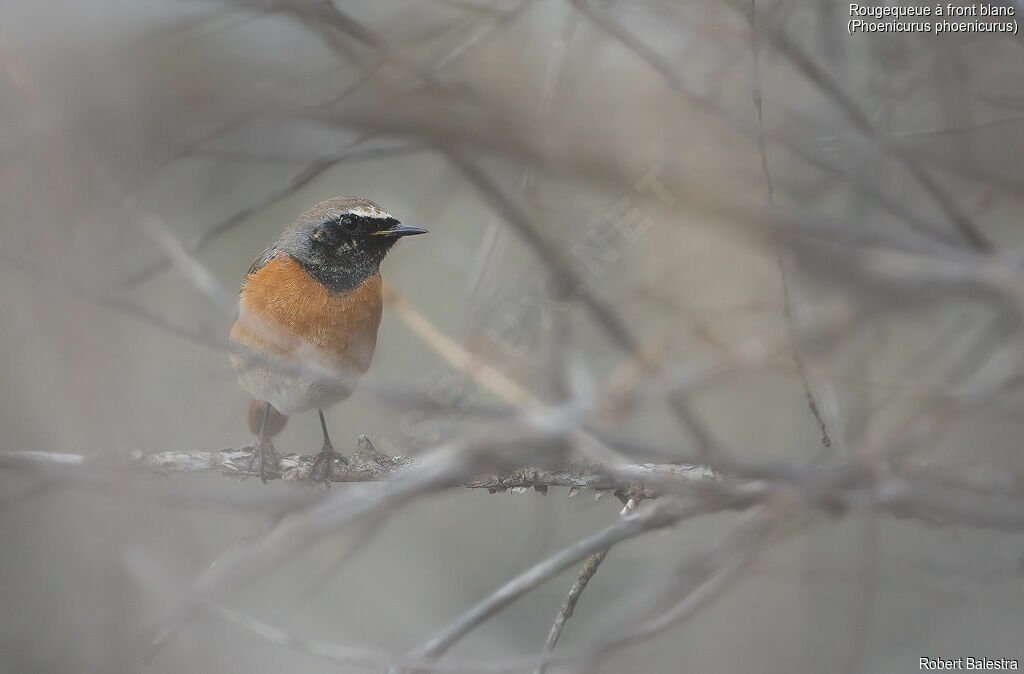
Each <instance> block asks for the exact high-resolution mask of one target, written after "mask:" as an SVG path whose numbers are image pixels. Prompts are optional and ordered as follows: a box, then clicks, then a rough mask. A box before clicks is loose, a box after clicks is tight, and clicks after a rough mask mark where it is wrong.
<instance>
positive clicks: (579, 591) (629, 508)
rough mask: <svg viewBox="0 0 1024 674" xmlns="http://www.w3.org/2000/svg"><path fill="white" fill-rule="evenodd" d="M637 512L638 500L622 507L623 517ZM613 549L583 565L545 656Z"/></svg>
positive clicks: (539, 673)
mask: <svg viewBox="0 0 1024 674" xmlns="http://www.w3.org/2000/svg"><path fill="white" fill-rule="evenodd" d="M634 510H636V500H635V499H629V500H628V501H627V502H626V505H624V506H623V507H622V513H621V515H622V516H626V515H628V514H630V513H632V512H633V511H634ZM609 550H611V547H607V548H605V549H603V550H598V551H597V552H595V553H594V554H592V555H591V556H590V557H589V558H588V559H587V561H586V562H585V563H584V564H583V568H582V569H580V572H579V573H578V574H577V575H576V581H575V582H574V583H573V584H572V587H570V588H569V594H568V595H567V596H566V598H565V601H564V602H563V603H562V608H560V609H559V610H558V615H556V616H555V622H554V623H553V624H552V625H551V631H550V632H549V633H548V638H547V641H546V642H545V644H544V656H547V655H549V654H550V653H551V652H552V651H554V650H555V646H557V645H558V639H559V638H560V637H561V636H562V631H563V630H564V629H565V625H566V624H567V623H568V622H569V618H571V617H572V615H573V612H574V611H575V610H576V603H577V602H578V601H579V600H580V597H581V596H583V591H584V590H585V589H587V585H588V584H589V583H590V579H591V578H593V577H594V574H596V573H597V569H598V567H599V566H601V563H602V562H603V561H604V558H605V557H607V556H608V551H609ZM547 666H548V663H547V662H546V661H542V662H541V664H540V665H538V667H537V671H536V674H544V672H546V671H547Z"/></svg>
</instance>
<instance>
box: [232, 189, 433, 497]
mask: <svg viewBox="0 0 1024 674" xmlns="http://www.w3.org/2000/svg"><path fill="white" fill-rule="evenodd" d="M426 233H427V230H425V229H423V228H421V227H411V226H408V225H403V224H402V223H401V222H399V221H398V219H397V218H395V217H394V216H393V215H391V214H390V213H389V212H387V211H386V210H384V209H383V208H381V207H380V206H379V205H378V204H376V203H374V202H373V201H370V200H369V199H363V198H360V197H335V198H333V199H328V200H326V201H321V202H320V203H318V204H316V205H314V206H311V207H310V208H308V209H307V210H306V211H304V212H303V213H302V214H301V215H299V216H298V217H297V218H296V219H295V220H294V221H293V222H292V223H291V224H290V225H288V226H287V227H285V229H284V230H283V231H282V232H281V233H280V234H279V235H278V237H277V238H276V239H275V240H274V241H273V243H271V244H270V245H269V246H267V248H266V249H265V250H264V251H263V252H262V253H260V254H259V256H257V258H256V260H255V261H254V262H253V263H252V265H251V266H250V267H249V271H248V272H247V273H246V275H245V278H244V279H243V281H242V286H241V290H240V291H239V294H238V316H237V318H236V320H235V323H234V325H233V326H232V327H231V332H230V335H229V342H230V346H231V348H230V351H229V358H230V361H231V365H232V368H233V369H234V372H235V374H236V376H237V378H238V383H239V384H240V385H241V387H242V388H243V389H244V390H245V391H246V392H248V393H249V395H250V396H252V403H251V404H250V406H249V415H248V421H249V430H250V431H251V432H253V433H255V434H256V436H257V438H256V444H255V446H254V449H253V462H254V464H255V465H252V469H253V470H256V469H257V468H258V471H259V475H260V479H261V480H262V481H263V482H264V484H265V483H266V482H267V468H268V466H271V467H276V466H277V465H278V461H279V458H278V456H277V453H276V451H275V450H274V447H273V444H272V442H271V440H270V438H271V437H272V436H274V435H276V434H277V433H278V432H280V430H281V429H282V428H284V425H285V423H286V422H287V419H288V416H289V415H292V414H295V413H297V412H302V411H305V410H313V409H315V410H317V412H318V413H319V415H320V429H321V431H322V433H323V440H324V442H323V448H322V449H321V451H320V453H319V454H318V455H317V457H316V461H315V462H314V464H313V469H312V471H311V477H312V479H314V480H315V481H321V482H325V483H329V475H330V472H329V471H330V467H331V465H332V464H334V463H344V462H345V461H346V459H345V458H344V457H343V456H341V455H340V454H338V453H337V452H336V451H335V450H334V446H333V445H332V443H331V440H330V435H329V434H328V432H327V422H326V420H325V419H324V409H326V408H328V407H331V406H332V405H334V404H336V403H338V402H340V401H342V400H344V399H345V398H347V397H348V396H349V395H350V394H351V392H352V389H353V387H354V386H355V383H356V382H357V381H358V379H359V377H360V376H362V374H363V373H365V372H366V370H367V369H368V368H369V367H370V361H371V360H372V358H373V353H374V350H375V348H376V345H377V330H378V328H379V326H380V320H381V311H382V306H383V301H382V297H381V288H382V280H381V276H380V264H381V262H382V261H383V260H384V257H385V255H387V253H388V251H389V250H391V247H392V246H394V245H395V243H397V242H398V240H399V239H400V238H402V237H406V236H412V235H416V234H426ZM289 366H291V367H289Z"/></svg>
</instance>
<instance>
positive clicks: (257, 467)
mask: <svg viewBox="0 0 1024 674" xmlns="http://www.w3.org/2000/svg"><path fill="white" fill-rule="evenodd" d="M268 467H269V468H270V469H271V470H277V469H278V468H279V467H280V457H279V456H278V455H277V450H275V449H274V445H273V444H271V442H270V439H269V438H256V442H255V443H253V446H252V457H251V458H250V459H249V471H250V472H252V473H259V476H260V480H261V481H262V482H263V484H266V483H267V468H268Z"/></svg>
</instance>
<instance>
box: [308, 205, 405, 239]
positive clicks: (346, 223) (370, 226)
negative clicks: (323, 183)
mask: <svg viewBox="0 0 1024 674" xmlns="http://www.w3.org/2000/svg"><path fill="white" fill-rule="evenodd" d="M396 227H401V223H399V222H398V220H397V219H396V218H370V217H367V216H365V215H356V214H354V213H347V214H345V215H342V216H340V217H337V218H332V219H330V220H326V221H324V222H322V223H320V224H319V225H318V226H317V227H316V228H315V229H314V230H313V233H312V235H311V238H312V239H313V240H314V241H317V242H320V243H323V244H324V245H327V246H331V245H336V244H340V243H342V242H343V241H345V240H347V239H355V238H362V237H368V236H377V237H381V238H384V239H390V240H391V243H392V244H394V242H395V241H396V240H397V237H392V236H389V235H388V233H390V231H392V230H394V228H396Z"/></svg>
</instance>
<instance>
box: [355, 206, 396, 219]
mask: <svg viewBox="0 0 1024 674" xmlns="http://www.w3.org/2000/svg"><path fill="white" fill-rule="evenodd" d="M347 212H348V213H351V214H352V215H358V216H359V217H362V218H390V217H394V216H392V215H391V214H390V213H388V212H387V211H385V210H384V209H383V208H380V207H378V206H353V207H352V208H350V209H348V211H347Z"/></svg>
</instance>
